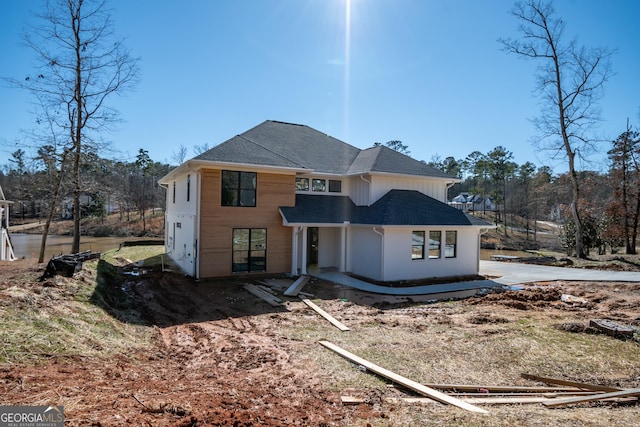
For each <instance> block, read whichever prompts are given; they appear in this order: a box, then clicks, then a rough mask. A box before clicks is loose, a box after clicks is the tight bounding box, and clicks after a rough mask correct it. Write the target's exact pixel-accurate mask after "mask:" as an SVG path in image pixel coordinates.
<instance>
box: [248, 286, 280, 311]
mask: <svg viewBox="0 0 640 427" xmlns="http://www.w3.org/2000/svg"><path fill="white" fill-rule="evenodd" d="M242 287H243V288H245V289H246V290H247V291H249V292H251V293H252V294H253V295H255V296H257V297H258V298H260V299H261V300H263V301H265V302H267V303H268V304H270V305H272V306H274V307H281V306H282V304H280V302H278V301H277V300H276V299H275V297H274V296H273V295H271V294H268V293H267V292H265V291H263V290H262V289H259V288H258V287H257V286H255V285H250V284H248V283H247V284H244V285H242Z"/></svg>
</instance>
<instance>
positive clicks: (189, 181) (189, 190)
mask: <svg viewBox="0 0 640 427" xmlns="http://www.w3.org/2000/svg"><path fill="white" fill-rule="evenodd" d="M190 198H191V175H187V202H188V201H189V199H190Z"/></svg>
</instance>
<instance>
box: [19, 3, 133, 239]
mask: <svg viewBox="0 0 640 427" xmlns="http://www.w3.org/2000/svg"><path fill="white" fill-rule="evenodd" d="M36 17H37V18H39V21H38V22H39V25H37V26H33V27H32V28H30V29H29V30H28V32H27V34H26V35H25V41H26V43H27V45H28V46H29V47H30V48H31V49H32V50H33V51H34V52H35V54H36V59H37V62H38V64H39V67H38V70H37V71H36V74H35V75H32V76H27V77H26V78H25V79H24V80H11V82H12V83H13V84H14V85H16V86H18V87H21V88H24V89H27V90H29V91H31V92H32V93H33V94H34V95H35V96H36V97H37V98H38V99H39V100H40V102H41V104H42V105H43V107H44V108H45V109H46V110H47V112H48V113H49V117H50V118H52V119H53V123H54V125H55V126H56V127H57V128H58V129H60V130H61V131H62V132H63V133H64V134H65V135H67V137H66V138H68V139H67V141H66V143H65V150H68V151H69V155H70V157H71V163H72V167H71V169H72V182H73V222H74V232H73V245H72V252H79V250H80V216H81V211H80V194H81V191H82V184H81V179H80V170H81V168H80V165H81V161H82V157H83V154H84V153H85V152H87V151H90V150H95V149H97V142H98V140H99V135H98V132H99V131H105V130H108V129H109V126H110V125H112V124H113V123H115V121H116V120H117V112H116V111H115V110H113V109H111V108H109V107H108V106H107V101H108V98H109V97H110V96H111V95H113V94H115V93H122V92H124V91H126V90H127V89H130V88H131V87H132V85H133V84H134V83H136V81H137V74H138V62H139V59H138V58H134V57H132V56H130V54H129V52H128V51H127V50H126V49H125V47H124V45H123V43H122V41H121V40H119V39H117V38H115V35H114V33H113V27H112V23H111V20H110V15H109V11H108V10H107V8H106V5H105V1H103V0H51V1H47V2H46V4H45V7H44V9H43V11H42V12H41V13H37V14H36Z"/></svg>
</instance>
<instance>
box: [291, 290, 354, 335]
mask: <svg viewBox="0 0 640 427" xmlns="http://www.w3.org/2000/svg"><path fill="white" fill-rule="evenodd" d="M300 299H301V300H302V302H303V303H305V304H307V306H309V307H310V308H312V309H313V310H314V311H315V312H316V313H318V314H319V315H320V316H322V317H324V318H325V319H327V320H328V321H329V322H331V324H332V325H333V326H335V327H336V328H338V329H340V330H341V331H348V330H349V328H348V327H347V326H345V325H343V324H342V323H340V322H339V321H338V320H336V319H335V318H334V317H333V316H332V315H330V314H329V313H327V312H326V311H324V310H323V309H321V308H320V307H318V306H317V305H316V304H314V302H313V301H311V300H310V299H308V298H302V297H300Z"/></svg>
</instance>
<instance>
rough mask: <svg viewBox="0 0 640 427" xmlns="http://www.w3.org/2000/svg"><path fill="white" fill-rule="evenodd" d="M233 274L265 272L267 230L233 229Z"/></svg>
mask: <svg viewBox="0 0 640 427" xmlns="http://www.w3.org/2000/svg"><path fill="white" fill-rule="evenodd" d="M232 262H233V266H232V271H233V272H234V273H251V272H255V271H266V270H267V229H266V228H234V229H233V261H232Z"/></svg>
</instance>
